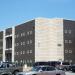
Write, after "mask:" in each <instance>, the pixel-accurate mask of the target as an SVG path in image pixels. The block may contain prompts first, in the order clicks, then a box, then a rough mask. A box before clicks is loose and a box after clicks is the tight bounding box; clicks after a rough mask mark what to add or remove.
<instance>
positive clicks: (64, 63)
mask: <svg viewBox="0 0 75 75" xmlns="http://www.w3.org/2000/svg"><path fill="white" fill-rule="evenodd" d="M62 65H70V64H69V62H63V63H62Z"/></svg>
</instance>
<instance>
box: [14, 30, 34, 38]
mask: <svg viewBox="0 0 75 75" xmlns="http://www.w3.org/2000/svg"><path fill="white" fill-rule="evenodd" d="M32 33H33V32H32V31H28V32H23V33H21V34H16V35H15V38H18V37H23V36H26V35H32Z"/></svg>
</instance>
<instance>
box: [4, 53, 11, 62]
mask: <svg viewBox="0 0 75 75" xmlns="http://www.w3.org/2000/svg"><path fill="white" fill-rule="evenodd" d="M5 56H6V61H8V62H11V59H12V54H11V53H6V54H5Z"/></svg>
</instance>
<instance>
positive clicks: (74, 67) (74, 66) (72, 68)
mask: <svg viewBox="0 0 75 75" xmlns="http://www.w3.org/2000/svg"><path fill="white" fill-rule="evenodd" d="M71 71H72V72H75V64H74V65H72V66H71Z"/></svg>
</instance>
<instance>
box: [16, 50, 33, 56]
mask: <svg viewBox="0 0 75 75" xmlns="http://www.w3.org/2000/svg"><path fill="white" fill-rule="evenodd" d="M25 53H26V54H31V53H32V50H27V51H20V52H16V53H15V55H23V54H25Z"/></svg>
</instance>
